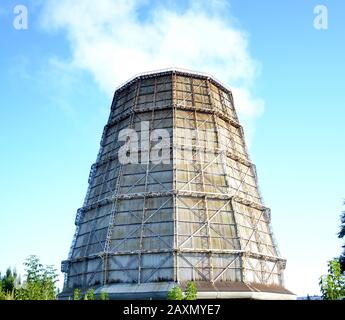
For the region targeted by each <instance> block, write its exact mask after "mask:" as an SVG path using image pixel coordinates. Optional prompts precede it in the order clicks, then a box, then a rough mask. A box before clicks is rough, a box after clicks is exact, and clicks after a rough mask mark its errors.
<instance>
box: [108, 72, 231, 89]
mask: <svg viewBox="0 0 345 320" xmlns="http://www.w3.org/2000/svg"><path fill="white" fill-rule="evenodd" d="M170 74H176V75H182V76H191V77H195V78H199V79H204V80H206V79H208V80H209V81H211V82H212V83H213V84H215V85H216V86H218V87H220V88H222V89H223V90H224V91H226V92H229V93H230V94H232V90H231V89H230V88H229V87H228V86H227V85H225V84H224V83H223V82H221V81H220V80H218V79H217V78H216V77H214V76H212V75H211V74H209V73H206V72H200V71H195V70H189V69H183V68H165V69H157V70H151V71H145V72H140V73H137V74H135V75H134V76H133V77H131V78H130V79H128V80H127V81H125V82H123V83H122V84H121V85H119V86H117V87H116V88H115V93H116V92H121V91H122V90H124V89H125V88H127V87H128V86H130V85H131V84H133V83H135V82H136V81H138V80H140V79H149V78H154V77H157V76H163V75H170Z"/></svg>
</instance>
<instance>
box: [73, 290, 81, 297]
mask: <svg viewBox="0 0 345 320" xmlns="http://www.w3.org/2000/svg"><path fill="white" fill-rule="evenodd" d="M81 298H82V294H81V290H80V289H74V291H73V300H81Z"/></svg>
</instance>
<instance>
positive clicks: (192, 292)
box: [186, 281, 198, 300]
mask: <svg viewBox="0 0 345 320" xmlns="http://www.w3.org/2000/svg"><path fill="white" fill-rule="evenodd" d="M197 294H198V290H197V288H196V285H195V283H194V282H193V281H189V282H188V284H187V289H186V300H196V297H197Z"/></svg>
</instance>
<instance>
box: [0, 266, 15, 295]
mask: <svg viewBox="0 0 345 320" xmlns="http://www.w3.org/2000/svg"><path fill="white" fill-rule="evenodd" d="M0 279H1V280H0V281H1V284H0V286H1V289H2V291H3V292H4V293H13V292H14V289H15V287H16V286H17V285H18V284H19V279H18V275H17V272H16V269H13V271H12V270H11V268H7V270H6V273H5V275H4V276H3V277H0Z"/></svg>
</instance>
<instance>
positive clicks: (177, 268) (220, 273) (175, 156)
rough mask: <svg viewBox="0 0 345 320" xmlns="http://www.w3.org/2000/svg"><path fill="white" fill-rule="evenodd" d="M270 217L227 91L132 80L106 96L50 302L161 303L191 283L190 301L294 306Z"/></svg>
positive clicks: (190, 75) (167, 77)
mask: <svg viewBox="0 0 345 320" xmlns="http://www.w3.org/2000/svg"><path fill="white" fill-rule="evenodd" d="M235 100H236V97H235ZM270 218H271V216H270V210H269V209H268V208H267V207H266V206H265V205H264V203H263V200H262V197H261V195H260V192H259V187H258V182H257V175H256V169H255V166H254V164H253V163H252V162H251V160H250V158H249V155H248V152H247V149H246V145H245V140H244V135H243V130H242V127H241V125H240V123H239V120H238V117H237V115H236V110H235V105H234V99H233V95H232V93H231V90H230V89H228V88H227V87H226V86H224V85H223V84H221V83H220V82H219V81H217V80H216V79H214V78H213V77H212V76H209V75H205V74H201V73H196V72H190V71H180V70H164V71H159V72H152V73H146V74H142V75H139V76H136V77H135V78H133V79H132V80H130V81H128V82H127V83H125V84H124V85H122V86H121V87H120V88H118V89H117V90H116V92H115V95H114V99H113V102H112V105H111V111H110V116H109V120H108V122H107V124H106V126H105V128H104V131H103V136H102V139H101V143H100V150H99V153H98V156H97V160H96V162H95V163H94V164H93V165H92V166H91V172H90V175H89V187H88V190H87V194H86V197H85V201H84V204H83V206H82V207H81V208H80V209H78V211H77V215H76V220H75V224H76V231H75V235H74V238H73V242H72V246H71V249H70V253H69V257H68V259H67V260H65V261H63V262H62V271H63V272H64V273H65V283H64V289H63V292H62V293H61V294H60V298H62V299H64V298H67V297H69V296H71V295H73V290H75V289H76V288H80V289H81V290H82V291H84V292H85V291H86V290H87V289H89V288H94V289H95V290H96V293H97V294H99V293H100V292H101V291H104V292H107V293H108V295H109V297H110V298H111V299H165V298H166V297H167V292H168V291H169V290H170V289H171V288H172V287H174V286H176V285H179V286H181V287H182V288H185V286H186V283H187V282H188V281H194V283H195V284H196V286H197V289H198V298H248V299H294V298H295V296H294V295H293V294H292V293H291V292H290V291H288V290H286V289H285V288H284V285H283V270H284V268H285V264H286V261H285V260H284V259H283V258H281V257H280V254H279V252H278V248H277V245H276V242H275V240H274V237H273V234H272V229H271V226H270Z"/></svg>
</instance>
